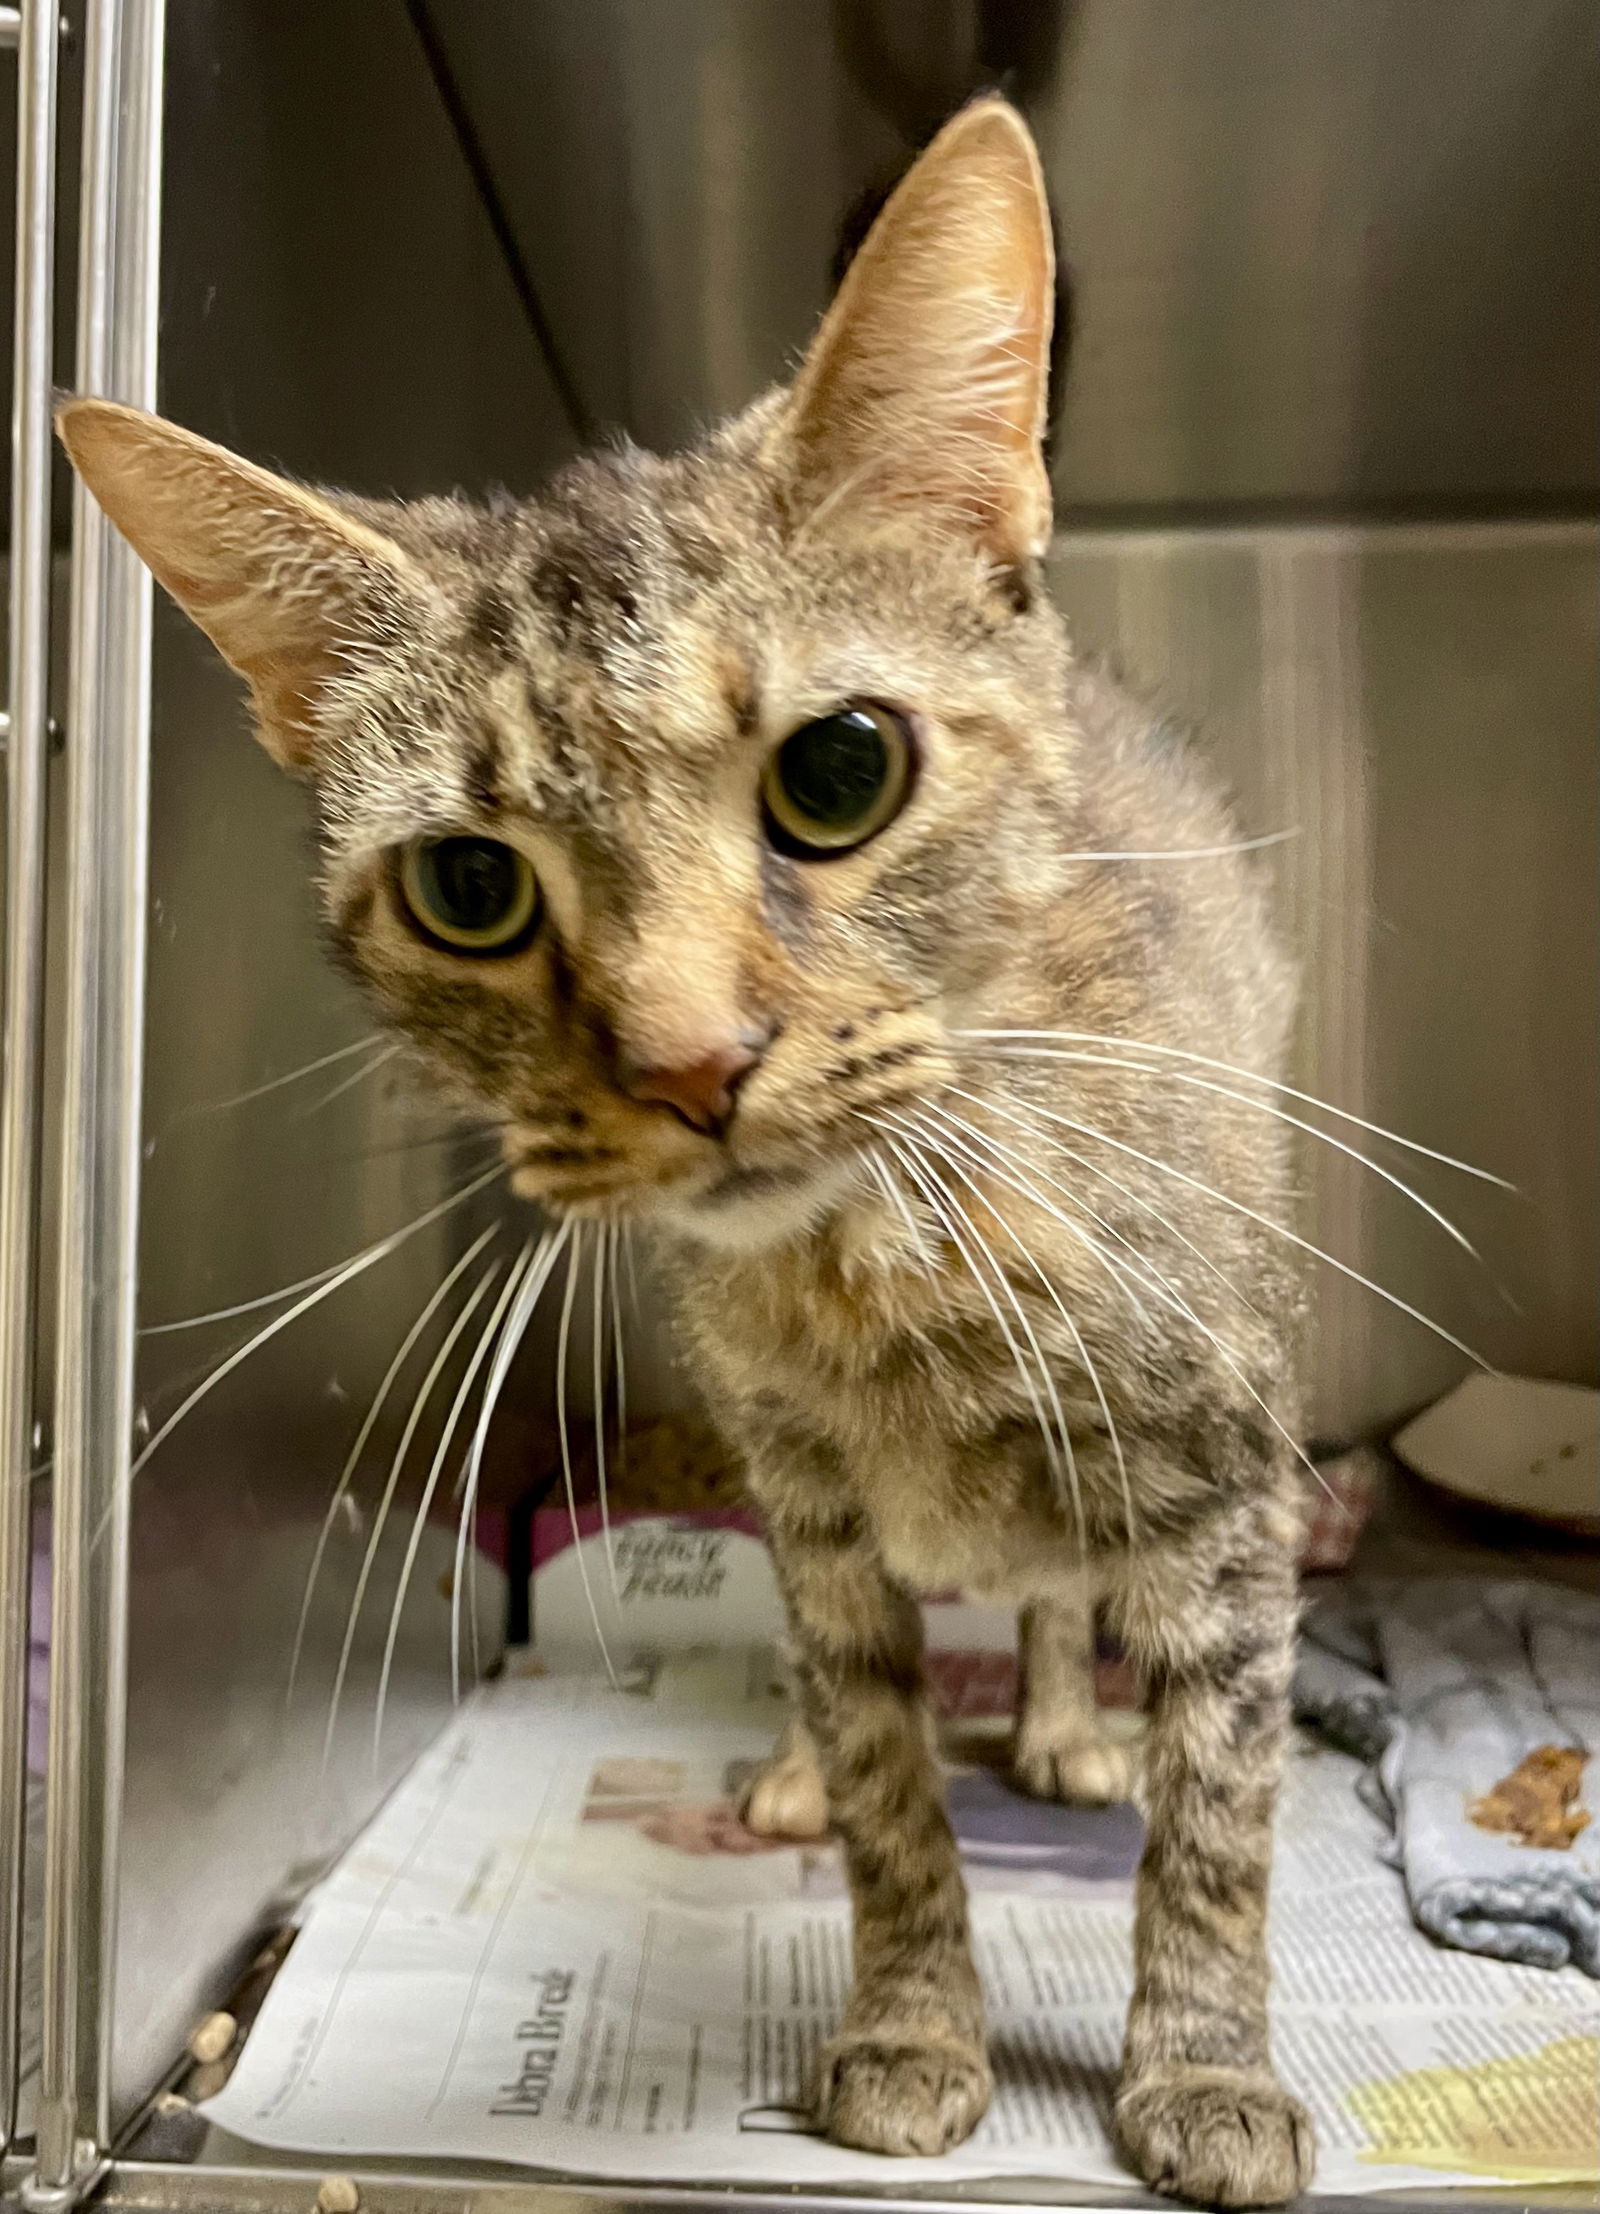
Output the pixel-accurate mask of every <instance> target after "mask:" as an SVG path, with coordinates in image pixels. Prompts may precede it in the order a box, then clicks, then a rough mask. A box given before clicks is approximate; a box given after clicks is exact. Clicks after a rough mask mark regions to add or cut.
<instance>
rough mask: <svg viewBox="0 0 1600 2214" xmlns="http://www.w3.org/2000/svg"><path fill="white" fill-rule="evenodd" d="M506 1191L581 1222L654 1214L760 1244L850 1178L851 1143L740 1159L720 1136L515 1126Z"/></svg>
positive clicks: (508, 1138)
mask: <svg viewBox="0 0 1600 2214" xmlns="http://www.w3.org/2000/svg"><path fill="white" fill-rule="evenodd" d="M504 1144H505V1150H506V1156H507V1163H508V1166H509V1168H510V1170H511V1184H512V1189H513V1190H514V1191H515V1192H516V1193H517V1194H518V1196H519V1197H520V1198H523V1199H530V1200H534V1201H536V1202H537V1203H538V1204H539V1205H540V1206H542V1207H545V1208H547V1209H548V1210H549V1211H550V1212H551V1213H553V1214H557V1215H563V1216H572V1217H573V1218H575V1219H578V1220H585V1219H587V1220H603V1221H623V1220H628V1219H645V1218H649V1217H656V1218H658V1219H662V1220H665V1221H667V1222H670V1223H671V1224H672V1225H673V1226H674V1227H676V1228H678V1229H680V1230H683V1231H686V1232H688V1233H689V1234H691V1235H697V1236H700V1237H703V1238H704V1239H706V1240H707V1241H708V1242H710V1243H713V1244H730V1245H739V1246H748V1245H751V1244H765V1243H769V1242H772V1241H774V1240H776V1239H779V1238H782V1237H784V1236H786V1235H789V1234H792V1233H793V1232H794V1231H795V1230H797V1229H799V1228H802V1227H804V1226H805V1224H806V1223H807V1222H809V1221H812V1220H814V1219H815V1218H816V1216H817V1215H818V1214H819V1213H820V1212H821V1211H823V1210H824V1209H825V1208H826V1206H827V1204H828V1202H829V1200H830V1199H831V1198H832V1196H833V1195H834V1193H835V1192H836V1191H837V1190H839V1189H841V1188H842V1187H843V1185H844V1184H845V1183H847V1182H848V1181H849V1180H850V1178H851V1176H852V1174H853V1166H852V1161H851V1158H850V1149H849V1148H841V1149H839V1151H838V1152H836V1153H834V1154H832V1155H830V1156H827V1157H819V1155H818V1153H817V1152H816V1150H815V1149H814V1148H808V1149H807V1150H806V1151H805V1153H804V1154H798V1153H797V1154H795V1155H794V1156H791V1157H790V1158H787V1159H784V1158H776V1159H774V1158H772V1157H770V1156H769V1157H767V1158H764V1159H762V1158H756V1159H751V1158H740V1157H739V1155H738V1154H737V1153H736V1152H733V1151H730V1149H729V1147H728V1146H727V1144H726V1143H723V1142H718V1143H715V1144H713V1143H710V1142H708V1141H706V1140H703V1139H702V1140H698V1141H694V1140H690V1139H689V1138H688V1135H687V1133H685V1137H684V1143H683V1146H682V1148H681V1149H680V1147H679V1146H678V1144H677V1143H673V1145H672V1146H671V1148H670V1151H669V1152H668V1154H667V1157H666V1158H662V1157H661V1155H660V1154H659V1153H658V1152H657V1151H656V1150H655V1149H654V1148H651V1149H648V1150H647V1149H645V1148H643V1147H639V1148H631V1147H625V1146H622V1145H609V1144H604V1143H600V1142H596V1141H585V1142H576V1141H572V1140H567V1141H565V1142H556V1141H553V1140H552V1139H551V1138H550V1137H548V1136H546V1135H544V1134H536V1133H534V1132H531V1131H529V1130H527V1129H526V1128H521V1127H517V1126H513V1127H512V1128H511V1129H509V1130H508V1131H506V1133H505V1135H504Z"/></svg>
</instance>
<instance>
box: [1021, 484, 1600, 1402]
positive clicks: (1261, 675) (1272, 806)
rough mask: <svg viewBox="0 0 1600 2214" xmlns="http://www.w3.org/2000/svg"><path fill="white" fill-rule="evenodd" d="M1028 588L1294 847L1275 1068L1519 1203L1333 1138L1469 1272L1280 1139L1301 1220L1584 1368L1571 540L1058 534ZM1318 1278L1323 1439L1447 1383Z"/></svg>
mask: <svg viewBox="0 0 1600 2214" xmlns="http://www.w3.org/2000/svg"><path fill="white" fill-rule="evenodd" d="M1054 581H1055V586H1056V592H1057V596H1058V598H1059V599H1060V601H1061V603H1062V605H1063V607H1064V608H1065V610H1066V612H1067V617H1068V620H1069V622H1070V623H1071V625H1072V627H1073V631H1074V634H1075V636H1076V639H1077V642H1078V644H1079V646H1080V649H1081V650H1083V651H1086V652H1093V653H1098V654H1102V655H1105V656H1107V657H1109V658H1110V659H1112V660H1113V661H1114V662H1116V663H1117V664H1118V665H1120V666H1121V667H1122V668H1123V669H1124V670H1125V671H1126V672H1127V673H1128V675H1129V677H1130V678H1131V679H1132V680H1133V682H1134V683H1135V684H1136V685H1137V686H1138V687H1139V688H1140V689H1142V690H1143V691H1144V692H1146V694H1147V695H1148V696H1149V697H1150V698H1152V699H1153V700H1154V701H1155V702H1157V703H1158V704H1160V705H1161V706H1163V707H1164V708H1165V709H1167V710H1168V711H1169V712H1171V713H1173V714H1175V715H1176V716H1177V717H1178V718H1179V719H1180V720H1181V721H1184V722H1186V723H1188V724H1190V725H1191V726H1192V727H1193V729H1194V730H1195V732H1196V742H1197V743H1198V744H1199V745H1200V746H1201V748H1202V749H1203V750H1204V751H1205V752H1206V753H1208V754H1209V755H1210V756H1211V757H1212V758H1213V759H1214V760H1215V761H1216V762H1217V764H1218V766H1219V768H1220V770H1221V772H1222V774H1223V776H1224V777H1225V779H1226V780H1227V782H1228V784H1229V785H1230V786H1231V788H1232V789H1233V791H1234V793H1235V795H1236V797H1237V803H1238V807H1239V812H1240V817H1241V821H1242V824H1243V827H1244V828H1245V830H1247V831H1249V832H1257V831H1261V832H1270V831H1277V830H1292V831H1293V832H1295V833H1296V835H1295V837H1294V839H1293V840H1292V842H1290V843H1288V844H1286V845H1285V846H1283V847H1281V848H1279V849H1277V850H1276V851H1274V852H1272V853H1269V854H1264V855H1263V856H1262V866H1263V867H1265V868H1268V869H1270V871H1271V872H1272V874H1273V875H1274V876H1275V878H1276V879H1277V882H1278V885H1279V889H1280V895H1281V911H1282V914H1283V917H1284V923H1285V927H1286V928H1287V929H1288V931H1289V932H1290V934H1291V938H1292V942H1293V943H1294V944H1295V945H1296V946H1297V948H1298V949H1299V951H1300V955H1301V960H1302V965H1303V982H1304V1008H1303V1015H1302V1022H1301V1035H1300V1050H1299V1065H1300V1071H1301V1074H1300V1078H1299V1081H1300V1083H1301V1084H1302V1085H1303V1086H1304V1088H1306V1089H1307V1090H1309V1091H1312V1092H1315V1093H1318V1094H1320V1095H1321V1096H1322V1097H1324V1098H1327V1099H1330V1100H1332V1101H1334V1102H1335V1103H1336V1104H1340V1105H1343V1106H1346V1107H1350V1108H1353V1109H1354V1110H1355V1111H1356V1112H1357V1113H1359V1114H1363V1115H1365V1116H1367V1117H1369V1118H1370V1119H1371V1120H1374V1121H1376V1122H1379V1123H1382V1124H1384V1125H1386V1126H1387V1127H1388V1128H1390V1129H1392V1130H1397V1131H1400V1132H1402V1133H1403V1134H1404V1135H1405V1136H1407V1137H1409V1138H1412V1139H1414V1140H1416V1141H1417V1142H1418V1143H1420V1144H1423V1145H1427V1146H1431V1147H1434V1148H1435V1149H1437V1150H1438V1151H1441V1152H1445V1153H1449V1154H1453V1155H1455V1156H1456V1157H1458V1158H1461V1159H1465V1160H1468V1161H1471V1162H1473V1163H1475V1164H1477V1165H1478V1166H1480V1167H1482V1168H1484V1169H1487V1170H1489V1171H1491V1172H1492V1173H1493V1174H1496V1175H1498V1176H1502V1177H1505V1178H1506V1179H1508V1180H1509V1181H1510V1182H1512V1183H1513V1184H1515V1185H1516V1186H1517V1195H1516V1196H1515V1197H1510V1196H1507V1195H1505V1194H1501V1193H1496V1192H1493V1191H1490V1190H1487V1189H1486V1188H1485V1187H1484V1186H1483V1185H1481V1184H1475V1183H1474V1182H1472V1181H1471V1180H1470V1179H1468V1178H1465V1177H1462V1176H1459V1175H1455V1174H1453V1173H1452V1172H1451V1171H1449V1170H1446V1169H1443V1168H1440V1167H1437V1166H1436V1165H1435V1164H1433V1163H1430V1162H1428V1161H1425V1160H1418V1159H1414V1158H1413V1159H1407V1158H1406V1157H1405V1156H1404V1155H1403V1154H1401V1153H1399V1152H1396V1151H1394V1150H1393V1149H1387V1148H1385V1147H1383V1146H1382V1145H1381V1144H1376V1143H1371V1144H1369V1141H1367V1140H1366V1139H1365V1137H1364V1136H1363V1134H1362V1133H1361V1132H1360V1131H1357V1130H1351V1129H1348V1128H1344V1129H1341V1128H1340V1127H1339V1126H1338V1125H1330V1127H1331V1128H1333V1129H1334V1132H1335V1135H1337V1136H1342V1137H1343V1138H1345V1139H1346V1140H1347V1141H1349V1140H1355V1141H1357V1142H1359V1143H1360V1144H1362V1145H1363V1146H1365V1147H1367V1149H1368V1150H1369V1151H1371V1152H1373V1153H1374V1154H1375V1155H1376V1156H1377V1157H1378V1158H1379V1159H1381V1160H1383V1161H1384V1162H1385V1163H1386V1165H1388V1166H1389V1167H1390V1168H1391V1169H1393V1170H1395V1171H1397V1172H1398V1173H1399V1174H1400V1175H1402V1176H1403V1177H1405V1178H1406V1179H1407V1180H1408V1181H1410V1182H1411V1183H1412V1184H1413V1185H1415V1186H1416V1187H1417V1188H1418V1189H1419V1190H1421V1191H1422V1192H1424V1193H1425V1194H1426V1195H1427V1196H1428V1197H1429V1198H1430V1199H1431V1200H1432V1202H1433V1203H1434V1204H1435V1205H1436V1206H1438V1207H1440V1208H1441V1209H1442V1210H1443V1211H1444V1212H1445V1213H1446V1214H1448V1215H1451V1216H1452V1217H1453V1218H1454V1219H1455V1220H1456V1221H1457V1222H1458V1223H1460V1224H1461V1225H1462V1227H1463V1228H1464V1230H1465V1231H1466V1232H1467V1234H1468V1235H1469V1236H1471V1237H1472V1238H1473V1240H1474V1242H1475V1243H1476V1244H1478V1245H1479V1246H1480V1247H1481V1249H1482V1251H1483V1254H1484V1257H1485V1263H1486V1266H1485V1267H1484V1268H1481V1269H1480V1268H1475V1267H1474V1266H1473V1264H1472V1263H1471V1262H1470V1261H1469V1260H1468V1258H1467V1257H1466V1256H1465V1255H1464V1254H1463V1253H1462V1252H1460V1250H1459V1249H1458V1248H1456V1247H1455V1246H1454V1245H1452V1244H1451V1243H1450V1241H1449V1240H1448V1239H1447V1238H1446V1237H1445V1235H1444V1234H1443V1233H1442V1232H1441V1231H1439V1230H1438V1229H1437V1227H1436V1226H1435V1225H1434V1224H1432V1223H1430V1222H1429V1221H1427V1219H1426V1218H1425V1217H1424V1216H1423V1215H1421V1214H1420V1213H1419V1212H1418V1211H1417V1210H1415V1209H1414V1208H1412V1207H1411V1206H1410V1205H1409V1204H1408V1203H1407V1202H1406V1201H1405V1200H1404V1199H1403V1198H1402V1197H1401V1196H1400V1195H1399V1194H1398V1193H1396V1192H1395V1191H1393V1190H1392V1189H1391V1188H1390V1187H1388V1186H1386V1185H1385V1184H1383V1183H1382V1182H1381V1181H1380V1180H1379V1179H1378V1178H1376V1177H1374V1176H1373V1175H1372V1174H1371V1173H1370V1172H1369V1171H1367V1170H1365V1169H1363V1168H1361V1167H1359V1166H1358V1165H1357V1164H1356V1163H1354V1162H1352V1161H1351V1160H1350V1159H1348V1158H1347V1157H1346V1156H1345V1155H1343V1154H1341V1153H1338V1152H1336V1151H1335V1150H1333V1149H1332V1148H1331V1147H1326V1146H1315V1145H1312V1144H1311V1143H1310V1141H1309V1140H1307V1141H1305V1145H1304V1155H1305V1173H1306V1179H1307V1185H1308V1197H1309V1205H1308V1208H1307V1210H1306V1215H1305V1219H1304V1224H1303V1227H1304V1230H1305V1234H1306V1235H1307V1236H1308V1237H1310V1238H1311V1239H1313V1240H1314V1241H1315V1242H1316V1243H1317V1244H1318V1245H1320V1246H1321V1247H1323V1248H1324V1249H1325V1250H1326V1251H1327V1252H1329V1253H1331V1254H1333V1255H1335V1256H1336V1257H1337V1259H1338V1260H1340V1261H1342V1262H1344V1263H1345V1265H1346V1266H1347V1267H1348V1268H1352V1269H1358V1270H1360V1271H1361V1272H1362V1273H1363V1274H1364V1275H1367V1276H1369V1277H1371V1278H1373V1279H1374V1280H1375V1281H1376V1282H1378V1283H1381V1284H1382V1285H1383V1286H1384V1287H1385V1288H1386V1289H1387V1290H1389V1291H1390V1292H1392V1293H1393V1294H1394V1295H1395V1297H1396V1298H1402V1299H1404V1300H1406V1301H1407V1302H1408V1303H1409V1304H1411V1305H1412V1306H1414V1307H1417V1308H1419V1309H1421V1310H1422V1311H1423V1312H1424V1313H1426V1314H1427V1315H1429V1316H1431V1317H1432V1318H1433V1319H1434V1320H1435V1321H1437V1322H1438V1323H1440V1324H1441V1325H1443V1326H1444V1327H1445V1328H1447V1329H1449V1330H1451V1331H1453V1332H1454V1333H1455V1334H1456V1335H1457V1336H1458V1337H1460V1338H1463V1339H1464V1340H1465V1341H1466V1342H1467V1343H1469V1344H1471V1345H1473V1346H1474V1347H1475V1348H1477V1349H1478V1350H1479V1351H1480V1352H1481V1353H1482V1354H1483V1356H1484V1358H1485V1359H1487V1360H1489V1361H1491V1362H1492V1363H1493V1364H1494V1365H1496V1366H1498V1367H1503V1368H1506V1369H1511V1370H1523V1371H1526V1372H1529V1373H1532V1374H1534V1375H1550V1376H1567V1377H1573V1378H1592V1377H1593V1376H1594V1375H1595V1374H1596V1373H1597V1371H1600V1280H1597V1277H1596V1272H1595V1268H1594V1256H1595V1253H1596V1251H1597V1250H1600V1194H1597V1188H1596V1187H1597V1181H1600V1178H1597V1170H1600V1162H1597V1159H1596V1146H1595V1131H1596V1129H1597V1128H1600V959H1597V931H1596V914H1595V900H1594V859H1595V853H1596V850H1597V842H1600V747H1597V745H1596V732H1597V730H1600V530H1597V529H1596V527H1595V526H1594V525H1592V524H1579V523H1573V524H1536V525H1529V526H1521V527H1517V526H1512V525H1505V526H1498V527H1493V528H1490V527H1484V526H1477V525H1465V526H1451V525H1437V524H1436V525H1416V526H1393V527H1377V528H1369V529H1364V530H1363V529H1349V530H1330V529H1314V530H1294V529H1282V530H1249V531H1215V532H1206V531H1187V532H1152V533H1145V532H1130V533H1126V534H1117V533H1110V532H1107V533H1103V534H1102V533H1083V534H1082V535H1079V536H1067V537H1064V538H1063V539H1061V540H1060V542H1059V544H1058V548H1057V554H1056V561H1055V568H1054ZM1196 865H1199V864H1196ZM1286 1104H1290V1105H1291V1107H1292V1103H1286ZM1315 1280H1316V1286H1317V1289H1316V1299H1315V1308H1314V1312H1315V1361H1314V1369H1313V1395H1312V1418H1313V1426H1314V1428H1315V1429H1316V1430H1317V1431H1319V1432H1320V1433H1321V1434H1322V1435H1323V1436H1324V1437H1333V1438H1340V1437H1349V1436H1352V1435H1360V1434H1363V1433H1365V1432H1368V1431H1371V1430H1376V1429H1378V1428H1379V1427H1381V1426H1383V1425H1386V1424H1389V1423H1392V1422H1393V1421H1394V1420H1395V1419H1396V1418H1397V1417H1398V1416H1400V1415H1402V1414H1404V1413H1407V1412H1409V1411H1410V1410H1411V1409H1413V1408H1415V1407H1417V1406H1418V1405H1420V1404H1422V1403H1423V1402H1425V1401H1426V1400H1428V1399H1430V1398H1431V1397H1433V1396H1434V1394H1435V1393H1437V1392H1439V1391H1441V1390H1443V1389H1445V1388H1446V1387H1447V1386H1448V1385H1449V1384H1451V1383H1453V1382H1454V1381H1455V1380H1456V1379H1457V1378H1458V1377H1459V1376H1460V1375H1461V1374H1462V1373H1464V1371H1465V1367H1466V1363H1465V1362H1464V1360H1463V1358H1462V1356H1461V1355H1460V1353H1459V1352H1457V1351H1456V1350H1454V1349H1453V1348H1452V1347H1450V1346H1448V1345H1446V1344H1444V1343H1443V1342H1442V1341H1441V1340H1439V1339H1438V1338H1435V1337H1432V1336H1430V1335H1429V1333H1428V1332H1427V1331H1426V1330H1424V1329H1422V1328H1421V1327H1420V1326H1419V1325H1418V1324H1417V1323H1416V1322H1415V1321H1414V1320H1412V1319H1410V1318H1408V1317H1406V1316H1404V1315H1402V1314H1400V1313H1399V1312H1398V1311H1397V1310H1396V1309H1395V1308H1394V1307H1393V1306H1390V1305H1387V1304H1386V1303H1385V1302H1384V1300H1382V1299H1381V1298H1379V1297H1378V1296H1376V1295H1375V1294H1374V1293H1373V1292H1371V1291H1369V1290H1367V1289H1365V1288H1363V1287H1361V1286H1359V1285H1357V1284H1355V1283H1353V1282H1352V1281H1351V1280H1350V1278H1349V1277H1348V1276H1345V1275H1342V1274H1341V1273H1340V1272H1339V1271H1338V1270H1337V1269H1335V1268H1327V1267H1323V1268H1319V1269H1317V1270H1316V1271H1315ZM1512 1300H1514V1301H1515V1305H1513V1304H1511V1303H1510V1302H1511V1301H1512Z"/></svg>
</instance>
